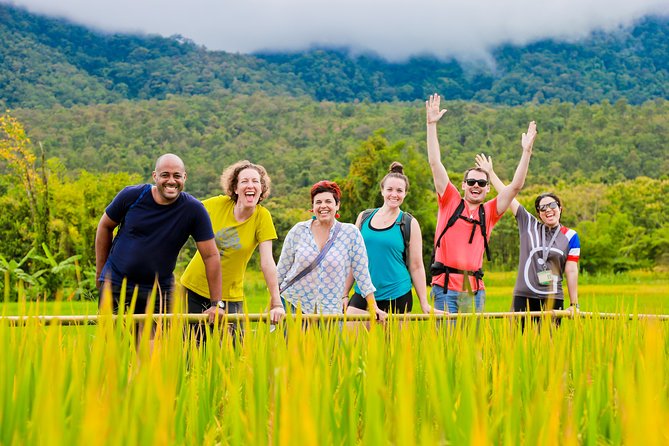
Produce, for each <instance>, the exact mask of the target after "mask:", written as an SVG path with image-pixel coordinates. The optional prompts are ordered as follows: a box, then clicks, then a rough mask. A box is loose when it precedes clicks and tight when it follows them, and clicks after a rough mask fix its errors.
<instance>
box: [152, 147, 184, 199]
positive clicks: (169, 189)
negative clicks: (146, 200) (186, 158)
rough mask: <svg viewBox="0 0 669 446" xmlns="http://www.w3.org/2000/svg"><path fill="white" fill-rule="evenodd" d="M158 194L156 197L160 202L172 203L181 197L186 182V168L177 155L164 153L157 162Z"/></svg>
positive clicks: (154, 174) (154, 178)
mask: <svg viewBox="0 0 669 446" xmlns="http://www.w3.org/2000/svg"><path fill="white" fill-rule="evenodd" d="M153 181H154V182H155V183H156V191H157V192H158V196H157V197H154V198H155V199H156V201H157V202H158V203H159V204H171V203H173V202H175V201H176V200H177V198H179V194H180V193H181V191H182V190H183V188H184V184H185V183H186V168H185V167H184V163H183V161H181V158H179V157H178V156H176V155H163V156H161V157H160V158H158V161H157V162H156V170H154V171H153Z"/></svg>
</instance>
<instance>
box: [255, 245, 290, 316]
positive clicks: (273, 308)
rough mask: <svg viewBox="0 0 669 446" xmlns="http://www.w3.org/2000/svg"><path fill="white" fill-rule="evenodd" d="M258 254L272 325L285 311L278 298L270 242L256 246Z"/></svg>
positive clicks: (274, 265)
mask: <svg viewBox="0 0 669 446" xmlns="http://www.w3.org/2000/svg"><path fill="white" fill-rule="evenodd" d="M258 252H259V253H260V269H261V270H262V274H263V276H264V277H265V283H266V284H267V289H268V290H269V296H270V299H269V317H270V321H271V322H272V323H277V322H279V321H280V320H281V319H283V317H284V316H285V315H286V311H285V309H284V308H283V304H282V303H281V296H279V279H278V278H277V272H276V263H274V257H273V256H272V240H265V241H264V242H260V244H258Z"/></svg>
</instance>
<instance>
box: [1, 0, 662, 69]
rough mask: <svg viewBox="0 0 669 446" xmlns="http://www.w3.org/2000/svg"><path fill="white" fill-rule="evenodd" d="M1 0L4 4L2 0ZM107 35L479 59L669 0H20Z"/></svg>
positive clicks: (228, 46)
mask: <svg viewBox="0 0 669 446" xmlns="http://www.w3.org/2000/svg"><path fill="white" fill-rule="evenodd" d="M0 1H4V0H0ZM13 3H14V4H16V5H19V6H25V7H27V8H28V9H29V10H30V11H33V12H42V13H45V14H49V15H56V16H61V17H66V18H68V19H70V20H72V21H75V22H77V23H81V24H84V25H88V26H93V27H96V28H99V29H102V30H105V31H114V32H137V31H141V32H145V33H155V34H161V35H164V36H169V35H173V34H181V35H183V36H184V37H187V38H190V39H192V40H194V41H195V42H197V43H198V44H202V45H205V46H206V47H208V48H209V49H213V50H224V51H229V52H240V53H249V52H253V51H258V50H282V51H283V50H302V49H305V48H308V47H310V46H313V45H327V46H347V47H351V48H353V49H354V50H356V51H374V52H376V53H379V54H380V55H382V56H384V57H386V58H388V59H390V60H402V59H404V58H406V57H408V56H411V55H415V54H426V53H427V54H432V55H435V56H438V57H443V58H446V57H451V56H456V57H459V58H481V57H484V56H485V54H486V53H487V51H488V50H489V49H490V48H492V47H494V46H496V45H499V44H501V43H507V42H512V43H517V44H525V43H529V42H532V41H535V40H538V39H541V38H558V39H567V40H572V39H577V38H580V37H583V36H586V35H587V34H588V33H590V32H591V31H593V30H597V29H603V30H610V29H613V28H615V27H618V26H621V25H622V26H624V25H629V24H632V23H633V22H634V21H635V20H638V19H639V18H641V17H643V16H645V15H649V14H660V15H668V14H669V0H634V1H630V0H534V1H530V0H466V1H461V0H233V1H230V0H189V1H186V0H114V1H111V0H59V1H58V2H54V1H53V0H13Z"/></svg>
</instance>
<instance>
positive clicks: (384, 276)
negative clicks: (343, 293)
mask: <svg viewBox="0 0 669 446" xmlns="http://www.w3.org/2000/svg"><path fill="white" fill-rule="evenodd" d="M377 212H378V209H375V210H374V212H372V214H371V215H370V216H369V218H368V219H367V220H366V221H365V222H364V223H363V224H362V228H361V230H360V232H361V233H362V238H363V239H364V240H365V247H366V248H367V257H368V258H369V273H370V275H371V276H372V283H373V284H374V287H375V288H376V292H375V293H374V297H375V298H376V300H389V299H396V298H398V297H400V296H403V295H405V294H406V293H408V292H409V291H411V275H410V274H409V271H407V267H406V265H405V264H404V258H403V256H402V255H403V253H404V239H403V237H402V231H401V229H400V225H399V223H400V222H401V221H402V213H403V212H400V213H399V215H398V216H397V221H396V222H395V223H394V224H393V225H391V226H390V227H388V228H374V227H372V226H371V222H372V219H373V218H374V215H375V214H376V213H377ZM355 292H356V293H360V290H359V289H358V285H357V284H356V286H355ZM361 294H362V293H361Z"/></svg>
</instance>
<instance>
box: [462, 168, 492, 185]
mask: <svg viewBox="0 0 669 446" xmlns="http://www.w3.org/2000/svg"><path fill="white" fill-rule="evenodd" d="M472 170H475V171H476V172H482V173H484V174H485V179H486V181H488V182H490V175H488V172H486V171H485V170H484V169H482V168H480V167H470V168H469V169H467V170H465V176H463V177H462V181H463V182H464V181H467V175H469V172H471V171H472Z"/></svg>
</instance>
